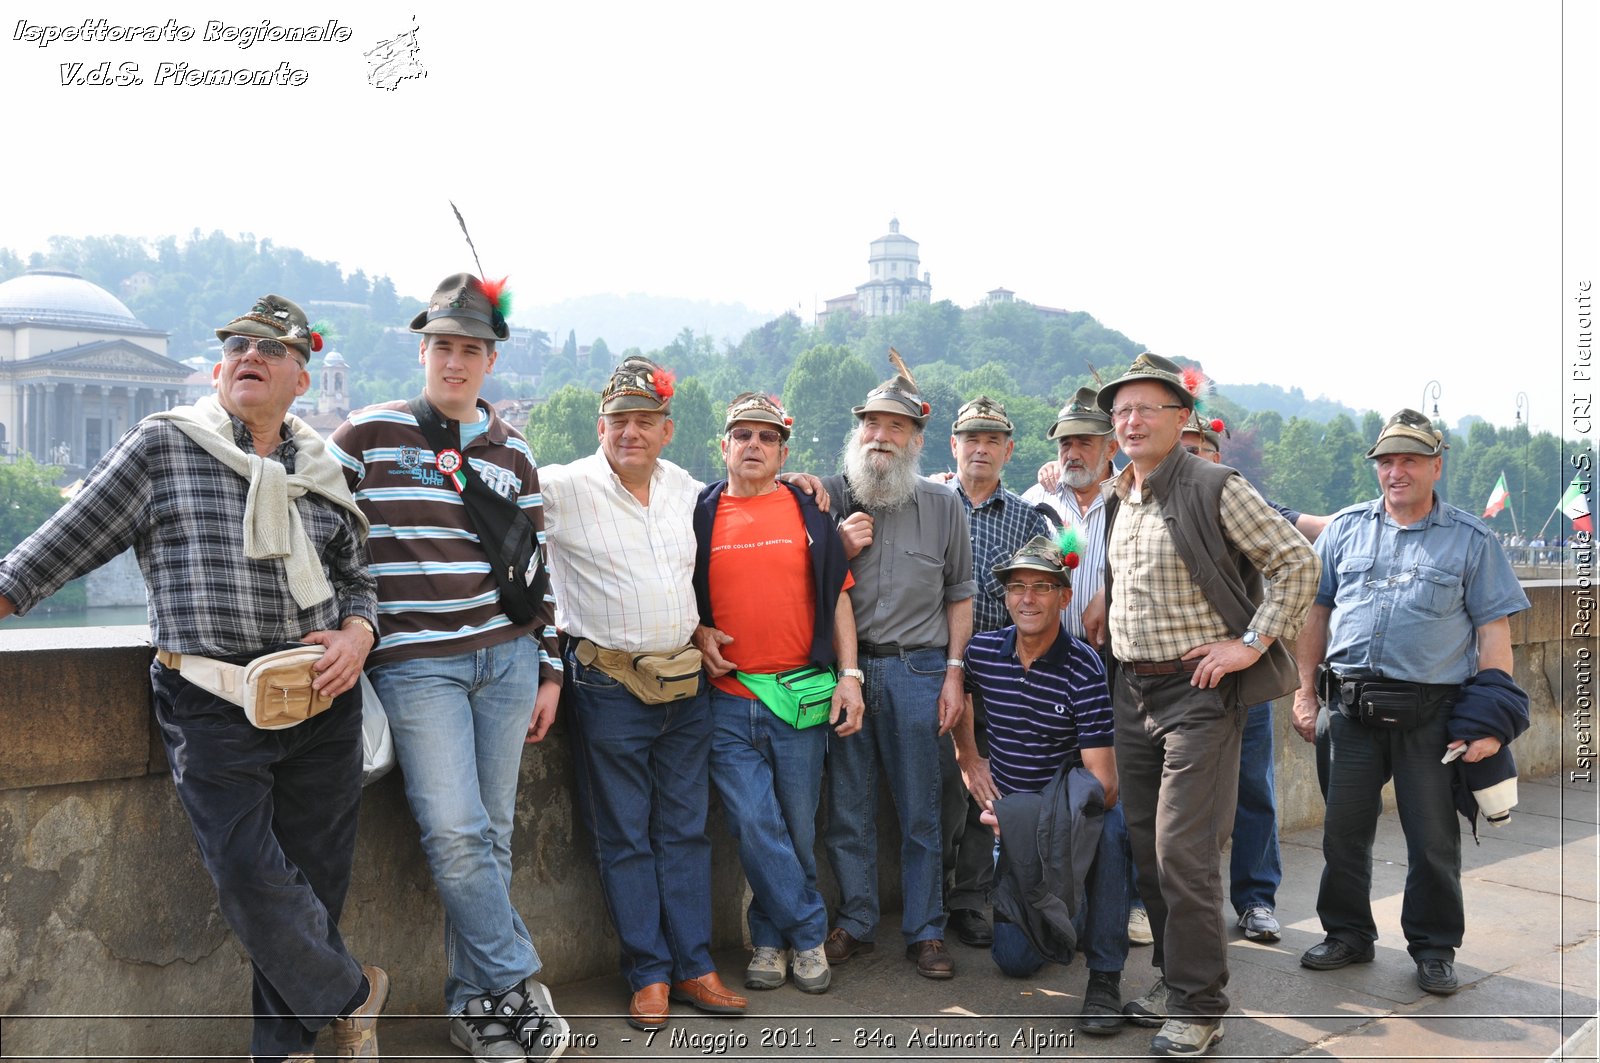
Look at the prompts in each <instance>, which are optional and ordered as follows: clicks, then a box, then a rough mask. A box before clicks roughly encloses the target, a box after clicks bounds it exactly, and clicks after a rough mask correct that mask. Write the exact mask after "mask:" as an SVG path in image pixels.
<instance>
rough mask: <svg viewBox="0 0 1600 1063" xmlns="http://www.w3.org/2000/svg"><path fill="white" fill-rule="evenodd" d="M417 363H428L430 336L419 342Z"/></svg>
mask: <svg viewBox="0 0 1600 1063" xmlns="http://www.w3.org/2000/svg"><path fill="white" fill-rule="evenodd" d="M417 364H418V365H427V364H428V337H426V336H424V337H422V339H421V340H419V341H418V342H417Z"/></svg>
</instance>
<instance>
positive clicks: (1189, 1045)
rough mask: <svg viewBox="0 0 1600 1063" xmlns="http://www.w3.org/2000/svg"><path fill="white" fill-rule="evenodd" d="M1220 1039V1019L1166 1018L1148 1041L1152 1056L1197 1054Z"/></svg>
mask: <svg viewBox="0 0 1600 1063" xmlns="http://www.w3.org/2000/svg"><path fill="white" fill-rule="evenodd" d="M1220 1040H1222V1020H1221V1019H1217V1020H1216V1021H1215V1022H1185V1021H1184V1020H1183V1019H1168V1020H1167V1023H1166V1025H1165V1026H1163V1027H1161V1032H1160V1033H1158V1034H1156V1036H1155V1039H1154V1040H1152V1041H1151V1042H1150V1054H1151V1055H1152V1056H1198V1055H1200V1054H1201V1053H1203V1052H1205V1051H1206V1050H1207V1049H1209V1048H1210V1047H1211V1046H1212V1045H1214V1044H1216V1043H1217V1042H1218V1041H1220Z"/></svg>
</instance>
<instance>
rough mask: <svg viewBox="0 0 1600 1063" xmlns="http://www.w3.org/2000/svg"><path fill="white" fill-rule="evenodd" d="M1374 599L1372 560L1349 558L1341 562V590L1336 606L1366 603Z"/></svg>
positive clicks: (1336, 598) (1339, 590) (1337, 596)
mask: <svg viewBox="0 0 1600 1063" xmlns="http://www.w3.org/2000/svg"><path fill="white" fill-rule="evenodd" d="M1371 597H1372V558H1370V557H1347V558H1345V559H1344V560H1343V561H1340V562H1339V589H1338V591H1337V593H1335V595H1334V603H1335V604H1336V605H1349V604H1353V603H1355V602H1364V601H1367V600H1368V599H1370V598H1371Z"/></svg>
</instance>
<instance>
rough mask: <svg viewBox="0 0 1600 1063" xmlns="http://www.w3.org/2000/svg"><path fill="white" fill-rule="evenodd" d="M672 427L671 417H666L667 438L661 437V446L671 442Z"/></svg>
mask: <svg viewBox="0 0 1600 1063" xmlns="http://www.w3.org/2000/svg"><path fill="white" fill-rule="evenodd" d="M672 429H673V423H672V418H670V417H668V418H667V438H665V439H663V440H662V441H661V445H662V446H666V445H667V444H668V443H670V442H672Z"/></svg>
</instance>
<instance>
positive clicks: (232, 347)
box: [222, 335, 289, 362]
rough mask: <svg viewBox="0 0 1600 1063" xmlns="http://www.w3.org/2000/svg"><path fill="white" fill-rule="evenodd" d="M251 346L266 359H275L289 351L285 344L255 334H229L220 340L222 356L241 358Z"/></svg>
mask: <svg viewBox="0 0 1600 1063" xmlns="http://www.w3.org/2000/svg"><path fill="white" fill-rule="evenodd" d="M251 348H254V349H255V352H256V353H257V354H259V355H260V356H261V357H263V358H265V359H267V360H268V361H273V362H275V361H277V360H278V359H279V358H282V357H283V356H284V355H286V354H288V353H289V348H288V346H287V345H286V344H282V343H279V342H278V341H277V340H268V339H261V338H259V337H256V336H238V335H234V336H229V337H228V338H227V339H225V340H223V341H222V356H223V357H224V358H243V357H244V356H245V354H246V352H248V351H249V350H250V349H251Z"/></svg>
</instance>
